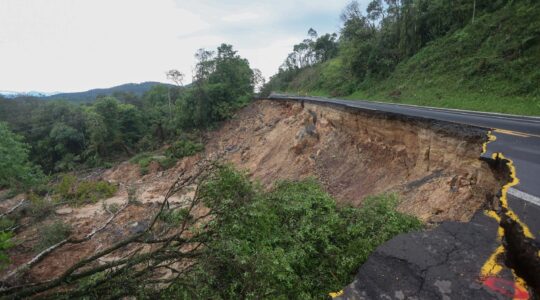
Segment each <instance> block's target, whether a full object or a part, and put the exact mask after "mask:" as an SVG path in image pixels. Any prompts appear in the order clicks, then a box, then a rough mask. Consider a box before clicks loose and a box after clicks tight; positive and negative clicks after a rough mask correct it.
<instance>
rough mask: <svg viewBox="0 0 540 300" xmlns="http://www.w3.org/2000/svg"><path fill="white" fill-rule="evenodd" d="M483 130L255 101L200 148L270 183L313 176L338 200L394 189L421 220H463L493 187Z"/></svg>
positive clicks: (334, 108)
mask: <svg viewBox="0 0 540 300" xmlns="http://www.w3.org/2000/svg"><path fill="white" fill-rule="evenodd" d="M485 139H486V135H485V131H484V130H482V129H479V128H474V127H470V126H461V125H453V124H447V123H440V122H436V121H432V120H424V119H415V118H409V117H404V116H396V115H390V114H385V113H377V112H369V111H362V110H351V109H345V108H341V107H337V106H323V105H317V104H311V103H300V102H273V101H268V100H264V101H258V102H256V103H254V104H252V105H250V106H249V107H247V108H245V109H244V110H243V111H242V112H240V113H239V114H238V116H237V117H236V118H235V119H234V120H232V121H230V122H228V123H227V124H225V126H223V128H222V129H221V130H219V131H217V132H214V133H212V134H211V136H210V139H209V144H208V147H207V149H208V150H207V151H209V152H219V151H223V153H224V156H223V157H224V159H226V160H228V161H231V162H233V163H234V164H235V165H237V166H238V167H239V168H241V169H247V170H248V171H249V172H250V174H252V175H253V176H254V177H255V178H258V179H260V180H261V181H262V182H263V183H266V184H270V183H272V182H274V181H275V180H278V179H297V178H302V177H306V176H314V177H316V178H318V179H319V180H320V181H321V182H322V183H323V185H324V186H325V187H326V189H327V190H328V191H329V192H330V193H331V194H332V195H334V196H335V197H336V198H337V199H338V200H339V201H340V202H342V203H344V204H352V205H360V204H361V202H362V198H363V197H365V196H367V195H370V194H376V193H384V192H397V193H399V194H400V195H401V198H402V199H403V201H402V203H401V204H400V206H399V209H400V210H401V211H403V212H406V213H409V214H413V215H415V216H417V217H419V218H420V219H422V220H424V221H427V222H440V221H443V220H455V221H467V220H469V219H470V218H471V217H472V215H473V214H474V212H475V211H476V210H478V209H479V208H480V207H482V205H484V204H485V203H486V200H490V199H492V197H493V196H494V195H495V194H496V193H497V192H498V190H499V187H500V185H499V182H498V180H497V179H496V178H495V176H494V175H493V173H492V171H491V170H490V168H489V166H488V165H487V164H486V163H484V162H482V161H481V160H480V159H479V155H480V153H481V152H482V143H483V142H484V141H485Z"/></svg>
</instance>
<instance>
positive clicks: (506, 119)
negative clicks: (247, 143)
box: [269, 94, 540, 299]
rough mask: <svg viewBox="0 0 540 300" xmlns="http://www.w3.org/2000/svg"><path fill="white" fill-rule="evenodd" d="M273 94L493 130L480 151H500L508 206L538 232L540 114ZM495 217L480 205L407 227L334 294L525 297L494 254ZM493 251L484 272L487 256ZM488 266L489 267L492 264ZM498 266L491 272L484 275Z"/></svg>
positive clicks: (345, 296)
mask: <svg viewBox="0 0 540 300" xmlns="http://www.w3.org/2000/svg"><path fill="white" fill-rule="evenodd" d="M269 99H271V100H293V101H309V102H315V103H327V104H333V105H339V106H343V107H351V108H359V109H364V110H369V111H373V112H374V113H378V112H383V113H393V114H396V115H401V116H406V117H417V118H424V119H430V120H438V121H443V122H450V123H458V124H467V125H473V126H477V127H480V128H484V129H485V130H486V132H487V131H488V130H492V135H494V136H495V137H496V140H495V141H493V142H491V143H489V144H488V147H487V152H486V153H484V154H483V156H485V157H491V155H492V154H494V153H503V154H504V156H505V157H507V158H509V159H511V160H512V161H513V164H514V166H515V167H516V175H517V178H518V179H519V183H518V184H517V185H516V186H513V187H511V188H510V189H509V190H508V193H507V199H508V206H509V208H510V209H511V210H512V211H513V212H515V214H516V216H517V218H518V219H519V220H520V221H521V222H523V223H524V224H525V225H526V226H527V227H528V228H529V229H530V231H531V233H532V234H533V235H534V238H535V240H536V242H539V241H540V240H539V239H538V237H539V236H540V218H538V216H540V118H537V117H522V116H513V115H503V114H496V113H484V112H472V111H462V110H452V109H440V108H431V107H419V106H411V105H400V104H389V103H378V102H368V101H351V100H341V99H327V98H320V97H300V96H289V95H278V94H272V95H271V96H270V97H269ZM498 230H499V224H498V222H497V221H496V220H495V219H493V218H491V217H488V216H486V215H485V214H484V212H482V211H479V212H477V214H476V215H475V216H474V218H473V219H472V220H471V221H470V222H468V223H457V222H443V223H441V224H440V225H439V226H438V227H436V228H435V229H432V230H427V231H422V232H415V233H409V234H404V235H400V236H397V237H395V238H394V239H392V240H390V241H389V242H387V243H385V244H383V245H382V246H380V247H379V248H377V250H376V251H375V252H374V253H373V254H372V255H371V256H370V257H369V259H368V260H367V261H366V262H365V263H364V264H363V265H362V266H361V267H360V269H359V270H358V272H357V275H356V277H355V278H354V281H353V282H352V283H351V284H350V285H348V286H347V287H346V288H344V290H343V291H342V293H341V295H340V296H338V297H337V299H528V298H529V296H530V295H529V293H528V292H527V291H526V290H525V289H524V288H523V286H522V285H520V284H519V280H518V279H516V277H515V275H514V274H513V270H511V269H509V268H508V267H506V266H505V264H504V262H502V261H500V260H501V259H502V257H503V256H496V255H495V254H496V253H497V249H499V248H500V247H501V240H500V236H499V235H498ZM493 257H496V259H495V260H496V261H495V263H494V264H493V266H492V268H498V269H497V270H488V271H489V272H487V274H488V275H487V276H486V277H484V278H481V275H480V274H481V270H482V268H483V267H485V266H486V261H488V260H489V259H490V258H493ZM491 271H493V272H491ZM489 274H495V275H493V276H492V275H489Z"/></svg>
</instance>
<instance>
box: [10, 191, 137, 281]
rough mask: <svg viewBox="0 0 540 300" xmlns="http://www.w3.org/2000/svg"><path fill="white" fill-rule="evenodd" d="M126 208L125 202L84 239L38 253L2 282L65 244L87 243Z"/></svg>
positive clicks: (66, 241)
mask: <svg viewBox="0 0 540 300" xmlns="http://www.w3.org/2000/svg"><path fill="white" fill-rule="evenodd" d="M127 206H128V202H126V204H124V205H123V206H122V207H121V208H120V209H119V210H118V211H117V212H115V213H113V214H111V216H110V217H109V219H108V220H107V221H106V222H105V224H103V225H102V226H101V227H98V228H94V229H93V230H92V231H91V232H90V233H88V234H87V235H86V236H84V238H82V239H64V240H62V241H60V242H58V243H56V244H54V245H52V246H50V247H49V248H47V249H45V250H43V251H41V252H40V253H38V254H37V255H36V256H34V257H33V258H32V259H31V260H29V261H28V262H27V263H24V264H22V265H20V266H19V267H17V268H16V269H15V270H13V271H11V272H9V273H8V274H6V275H5V276H4V277H3V278H2V281H6V280H9V279H10V278H12V277H14V276H15V275H18V274H19V273H21V272H22V271H25V270H29V269H30V268H32V266H34V265H35V264H37V263H38V262H40V261H42V260H43V259H45V257H47V256H48V255H49V254H51V253H52V252H53V251H54V250H56V249H58V248H60V247H62V246H63V245H65V244H80V243H83V242H86V241H89V240H90V239H91V238H92V237H93V236H94V235H95V234H97V233H98V232H100V231H102V230H103V229H105V227H107V225H109V224H110V223H111V222H112V220H113V219H114V218H115V217H116V216H117V215H118V214H119V213H120V212H122V210H124V209H125V208H126V207H127Z"/></svg>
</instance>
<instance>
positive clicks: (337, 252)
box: [163, 167, 421, 299]
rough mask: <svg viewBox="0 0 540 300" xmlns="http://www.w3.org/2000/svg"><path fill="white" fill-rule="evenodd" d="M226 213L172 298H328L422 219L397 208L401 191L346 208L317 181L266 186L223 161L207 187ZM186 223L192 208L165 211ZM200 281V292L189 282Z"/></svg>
mask: <svg viewBox="0 0 540 300" xmlns="http://www.w3.org/2000/svg"><path fill="white" fill-rule="evenodd" d="M201 196H202V198H203V201H204V203H205V205H206V206H208V207H209V208H211V209H214V210H216V211H218V212H219V213H218V214H217V215H216V216H215V217H214V218H213V219H212V220H211V221H210V223H209V224H208V225H207V226H206V230H208V231H209V232H212V233H213V234H212V237H211V240H210V241H209V242H208V243H206V244H205V248H206V249H205V251H204V255H203V257H201V258H200V259H199V260H198V263H197V267H196V268H195V269H194V270H193V271H192V272H190V273H189V274H188V275H187V278H181V280H178V282H177V283H175V284H173V285H172V286H171V287H170V288H169V289H168V290H167V292H166V293H165V294H164V297H165V298H167V297H169V296H170V297H172V298H179V297H184V298H186V299H189V298H204V299H237V298H244V299H245V298H250V299H261V298H273V299H311V298H324V297H325V296H326V295H327V294H328V292H331V291H335V290H340V289H341V288H342V287H343V286H344V285H346V284H347V283H348V282H350V280H351V278H352V276H353V275H354V273H355V272H356V270H357V268H358V266H359V265H361V264H362V263H363V262H364V261H365V260H366V259H367V257H368V255H369V254H370V253H371V252H372V251H373V250H374V249H375V248H376V247H377V246H378V245H380V244H381V243H383V242H385V241H386V240H388V239H390V238H392V237H393V236H395V235H396V234H399V233H403V232H407V231H411V230H415V229H419V228H421V223H420V222H419V221H418V220H417V219H415V218H413V217H410V216H406V215H403V214H401V213H398V212H396V210H395V207H396V204H397V198H396V196H395V195H381V196H377V197H370V198H368V199H366V201H365V203H364V206H363V207H362V208H360V209H357V208H352V207H343V208H341V207H338V206H337V205H336V203H335V201H334V200H333V199H332V198H331V197H330V196H329V195H328V194H326V193H325V192H324V191H323V190H322V189H321V187H320V186H319V185H318V184H317V182H316V181H315V180H313V179H309V180H304V181H298V182H291V181H283V182H279V183H277V184H276V185H275V187H274V188H273V190H272V191H270V192H265V191H263V190H262V189H261V188H260V187H259V186H258V185H256V184H253V183H251V182H250V181H249V180H248V179H247V177H246V175H245V174H243V173H239V172H237V171H235V170H233V169H232V168H230V167H223V168H221V169H220V170H219V172H218V173H217V174H216V175H215V176H214V177H213V178H211V179H210V180H208V181H207V182H206V183H204V185H203V187H202V189H201ZM163 218H164V219H165V220H167V222H169V223H172V224H178V223H179V222H180V220H183V219H185V218H186V212H185V210H180V211H179V212H178V213H177V214H166V215H164V216H163ZM191 285H193V286H196V287H197V288H196V289H195V290H192V289H190V288H189V287H190V286H191Z"/></svg>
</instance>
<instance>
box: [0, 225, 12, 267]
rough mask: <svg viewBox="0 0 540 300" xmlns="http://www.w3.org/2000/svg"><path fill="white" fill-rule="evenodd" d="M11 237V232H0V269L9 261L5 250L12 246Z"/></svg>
mask: <svg viewBox="0 0 540 300" xmlns="http://www.w3.org/2000/svg"><path fill="white" fill-rule="evenodd" d="M12 237H13V235H12V233H11V232H0V270H1V269H3V268H4V267H5V266H6V264H7V263H8V262H9V257H8V255H7V253H6V251H7V250H8V249H9V248H11V247H13V242H12V241H11V238H12Z"/></svg>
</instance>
